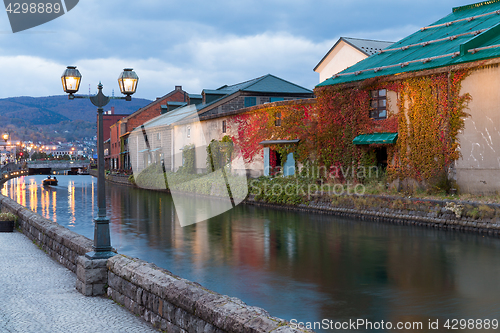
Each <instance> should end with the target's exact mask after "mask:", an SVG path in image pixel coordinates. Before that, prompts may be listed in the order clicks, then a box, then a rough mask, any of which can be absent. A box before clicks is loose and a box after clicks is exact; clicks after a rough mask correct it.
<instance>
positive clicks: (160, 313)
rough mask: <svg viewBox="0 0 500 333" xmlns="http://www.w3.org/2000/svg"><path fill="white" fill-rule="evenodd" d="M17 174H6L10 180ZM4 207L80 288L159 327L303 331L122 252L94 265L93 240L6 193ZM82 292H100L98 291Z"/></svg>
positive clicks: (0, 204)
mask: <svg viewBox="0 0 500 333" xmlns="http://www.w3.org/2000/svg"><path fill="white" fill-rule="evenodd" d="M13 177H14V175H12V176H9V177H5V180H7V179H10V178H13ZM5 180H2V181H0V184H1V183H3V182H4V181H5ZM0 210H1V211H6V212H11V213H13V214H15V215H16V216H17V226H18V229H19V230H20V231H21V232H22V233H23V234H25V235H26V236H27V237H28V238H29V239H31V240H32V241H33V242H34V243H35V244H36V245H37V246H38V247H39V248H41V249H42V250H44V251H45V252H46V253H47V254H48V255H50V256H51V257H52V258H54V259H56V260H57V261H58V262H60V263H61V264H63V265H64V266H65V267H67V268H68V269H69V270H71V271H72V272H74V273H76V274H77V280H76V283H75V285H76V286H77V289H79V290H80V291H81V292H82V290H81V289H82V281H83V284H85V283H86V284H87V285H88V286H90V285H93V286H92V288H93V287H94V286H95V287H97V288H102V289H104V290H105V291H106V293H107V295H108V297H110V298H111V299H113V300H114V301H115V302H117V303H119V304H121V305H123V306H124V307H125V308H127V309H128V310H130V311H131V312H132V313H134V314H136V315H137V316H140V317H141V318H143V319H144V320H146V321H148V322H151V323H152V324H153V325H154V327H156V328H158V329H161V330H166V331H179V332H183V331H185V332H217V333H219V332H220V333H222V332H302V330H298V329H295V328H293V327H292V325H291V324H290V323H289V322H287V321H285V320H283V319H280V318H276V317H273V316H271V315H270V314H269V313H268V312H267V311H265V310H264V309H262V308H258V307H254V306H249V305H247V304H245V303H244V302H242V301H241V300H240V299H237V298H233V297H229V296H225V295H221V294H218V293H216V292H213V291H211V290H208V289H206V288H204V287H202V286H201V285H199V284H197V283H195V282H192V281H189V280H186V279H183V278H181V277H179V276H176V275H174V274H172V273H171V272H169V271H168V270H165V269H162V268H159V267H157V266H156V265H154V264H151V263H148V262H145V261H143V260H140V259H136V258H131V257H128V256H125V255H121V254H117V255H116V256H114V257H112V258H110V259H108V260H107V262H106V263H105V265H101V263H100V262H99V263H97V265H95V266H96V267H94V263H92V262H91V261H90V260H87V259H86V258H85V257H84V254H85V253H87V252H91V251H92V244H93V242H92V241H91V240H90V239H88V238H86V237H84V236H82V235H79V234H77V233H75V232H73V231H71V230H69V229H67V228H65V227H62V226H60V225H59V224H57V223H55V222H53V221H51V220H48V219H46V218H44V217H42V216H40V215H38V214H36V213H34V212H32V211H30V210H29V209H28V208H26V207H24V206H22V205H20V204H18V203H17V202H15V201H14V200H12V199H10V198H7V197H5V196H1V195H0ZM87 266H88V267H87ZM97 266H99V267H97ZM94 268H96V269H94ZM78 286H80V288H78ZM87 291H88V290H87ZM82 293H84V294H94V293H93V292H92V290H91V291H90V292H89V293H87V292H86V291H83V292H82ZM94 295H95V294H94Z"/></svg>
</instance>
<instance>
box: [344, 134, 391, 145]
mask: <svg viewBox="0 0 500 333" xmlns="http://www.w3.org/2000/svg"><path fill="white" fill-rule="evenodd" d="M397 139H398V133H373V134H361V135H358V136H357V137H355V138H354V140H352V143H354V144H355V145H372V144H394V143H396V140H397Z"/></svg>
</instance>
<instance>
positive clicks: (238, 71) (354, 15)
mask: <svg viewBox="0 0 500 333" xmlns="http://www.w3.org/2000/svg"><path fill="white" fill-rule="evenodd" d="M468 3H471V2H470V1H464V0H439V1H436V0H432V1H431V0H421V1H407V0H342V1H340V0H286V1H285V0H211V1H206V0H186V1H179V0H177V1H171V0H139V1H131V0H105V1H102V0H80V2H79V3H78V5H77V6H76V7H75V8H74V9H73V10H71V11H70V12H68V13H66V14H65V15H63V16H61V17H59V18H57V19H55V20H53V21H51V22H48V23H45V24H43V25H40V26H38V27H35V28H32V29H29V30H25V31H23V32H18V33H15V34H14V33H12V30H11V28H10V24H9V20H8V17H7V14H6V12H5V11H4V12H2V13H1V14H0V71H1V73H2V74H1V80H0V98H5V97H13V96H26V95H27V96H48V95H61V94H63V92H62V88H61V83H60V76H61V74H62V72H63V71H64V69H65V68H66V66H67V65H76V66H78V68H79V69H80V71H81V73H82V75H83V80H82V86H81V91H80V92H83V93H87V92H88V90H89V84H90V86H91V90H92V93H93V92H95V90H96V88H95V87H96V85H97V84H98V83H99V81H102V83H103V85H104V92H105V93H106V94H111V92H112V89H114V90H115V94H116V95H118V91H119V89H118V85H117V82H116V79H117V78H118V75H119V74H120V72H121V71H122V69H123V68H125V67H132V68H134V70H135V71H136V73H137V74H138V75H139V78H140V80H139V86H138V91H137V93H136V96H137V97H142V98H147V99H155V98H156V97H159V96H162V95H165V94H166V93H168V92H169V91H171V90H172V89H173V88H174V86H175V85H182V87H183V88H184V90H186V91H188V92H190V93H200V92H201V90H202V89H204V88H207V89H215V88H218V87H220V86H222V85H224V84H228V85H230V84H235V83H238V82H242V81H246V80H249V79H252V78H255V77H259V76H262V75H265V74H268V73H270V74H274V75H276V76H279V77H281V78H283V79H286V80H289V81H292V82H294V83H296V84H299V85H301V86H304V87H306V88H310V89H312V88H313V87H314V86H315V85H316V84H317V83H318V80H319V74H317V73H315V72H313V68H314V67H315V66H316V64H317V63H318V62H319V61H320V60H321V58H322V57H323V56H324V55H325V54H326V52H327V51H328V50H329V49H330V48H331V47H332V46H333V44H334V43H335V42H336V41H337V39H338V38H339V37H341V36H344V37H357V38H369V39H377V40H386V41H397V40H399V39H401V38H403V37H405V36H407V35H409V34H411V33H413V32H415V31H416V30H418V29H419V28H420V27H422V26H425V25H428V24H430V23H432V22H434V21H436V20H438V19H440V18H441V17H444V16H446V15H448V14H449V13H451V9H452V7H457V6H461V5H465V4H468Z"/></svg>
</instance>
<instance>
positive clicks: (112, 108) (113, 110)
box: [111, 106, 115, 114]
mask: <svg viewBox="0 0 500 333" xmlns="http://www.w3.org/2000/svg"><path fill="white" fill-rule="evenodd" d="M111 114H115V107H114V106H112V107H111Z"/></svg>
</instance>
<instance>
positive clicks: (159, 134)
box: [156, 132, 161, 141]
mask: <svg viewBox="0 0 500 333" xmlns="http://www.w3.org/2000/svg"><path fill="white" fill-rule="evenodd" d="M156 140H158V141H160V140H161V133H160V132H158V133H156Z"/></svg>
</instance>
